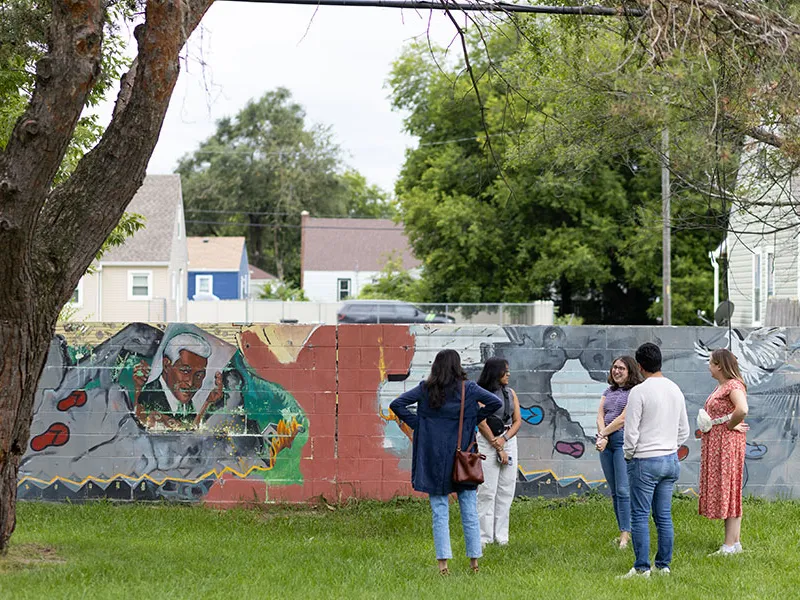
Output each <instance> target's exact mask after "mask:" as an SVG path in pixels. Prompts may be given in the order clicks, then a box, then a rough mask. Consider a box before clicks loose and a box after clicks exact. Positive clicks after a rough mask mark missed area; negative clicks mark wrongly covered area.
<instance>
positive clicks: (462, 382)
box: [456, 379, 467, 450]
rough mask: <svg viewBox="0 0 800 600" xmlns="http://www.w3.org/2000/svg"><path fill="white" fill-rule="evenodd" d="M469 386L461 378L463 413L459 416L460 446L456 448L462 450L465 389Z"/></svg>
mask: <svg viewBox="0 0 800 600" xmlns="http://www.w3.org/2000/svg"><path fill="white" fill-rule="evenodd" d="M466 387H467V382H466V381H464V380H463V379H462V380H461V415H460V416H459V417H458V447H457V448H456V450H461V433H462V432H463V431H464V390H465V389H466Z"/></svg>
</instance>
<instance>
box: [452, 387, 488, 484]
mask: <svg viewBox="0 0 800 600" xmlns="http://www.w3.org/2000/svg"><path fill="white" fill-rule="evenodd" d="M466 386H467V382H466V381H462V382H461V416H460V417H459V419H458V446H456V460H455V462H454V463H453V483H467V484H470V483H471V484H475V485H480V484H481V483H483V465H482V464H481V461H482V460H485V459H486V455H484V454H481V453H480V452H478V441H477V440H476V439H474V438H473V440H472V443H471V444H470V445H469V447H468V448H467V449H466V450H461V434H462V432H463V431H464V394H465V390H466Z"/></svg>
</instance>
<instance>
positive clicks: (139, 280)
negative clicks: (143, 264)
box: [128, 271, 153, 300]
mask: <svg viewBox="0 0 800 600" xmlns="http://www.w3.org/2000/svg"><path fill="white" fill-rule="evenodd" d="M152 297H153V272H152V271H128V300H150V298H152Z"/></svg>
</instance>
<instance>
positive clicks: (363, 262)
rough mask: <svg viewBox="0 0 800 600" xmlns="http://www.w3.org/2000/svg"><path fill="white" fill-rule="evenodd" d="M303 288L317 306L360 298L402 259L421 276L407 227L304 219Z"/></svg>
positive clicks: (374, 221) (366, 221) (306, 216)
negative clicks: (394, 260) (393, 262)
mask: <svg viewBox="0 0 800 600" xmlns="http://www.w3.org/2000/svg"><path fill="white" fill-rule="evenodd" d="M301 235H302V242H301V258H300V269H301V275H300V278H301V279H300V285H301V287H302V288H303V291H304V292H305V294H306V296H307V297H308V299H309V300H311V301H312V302H339V301H341V300H344V299H345V298H355V297H357V296H358V294H359V292H360V291H361V289H362V288H363V287H364V286H365V285H366V284H368V283H372V282H373V281H374V280H375V279H376V277H377V276H378V275H379V274H380V272H381V271H382V270H383V268H384V267H385V265H386V261H387V260H389V259H390V258H392V257H393V256H397V257H399V258H400V259H401V260H402V268H403V269H404V270H409V271H412V272H414V271H416V272H417V273H418V272H419V266H420V264H421V263H420V261H419V260H417V259H416V258H414V256H413V255H412V254H411V248H410V247H409V245H408V239H407V238H406V235H405V233H404V232H403V226H402V225H398V224H396V223H394V222H393V221H392V220H391V219H347V218H342V219H321V218H314V217H310V216H309V214H308V213H307V212H305V211H304V212H303V216H302V229H301Z"/></svg>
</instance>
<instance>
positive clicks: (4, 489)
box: [0, 310, 50, 547]
mask: <svg viewBox="0 0 800 600" xmlns="http://www.w3.org/2000/svg"><path fill="white" fill-rule="evenodd" d="M6 312H7V311H5V310H4V311H2V313H3V314H2V318H1V319H0V340H3V348H2V352H3V360H2V361H0V389H2V390H3V402H2V404H1V405H0V440H3V444H2V446H0V498H2V499H3V500H2V502H3V504H4V505H5V504H6V503H9V504H10V505H11V506H13V504H14V502H15V501H16V497H17V472H18V470H19V460H20V458H21V457H22V455H23V454H24V453H25V448H26V447H27V444H28V435H29V433H30V426H31V419H30V415H31V412H32V410H33V397H34V392H35V391H36V382H37V381H38V380H39V376H40V375H41V373H42V368H43V367H44V363H45V359H46V358H47V348H48V345H49V342H50V337H49V335H48V328H47V327H46V326H44V327H43V326H42V325H41V324H35V323H31V321H32V319H30V318H29V316H28V315H19V317H18V318H17V319H13V318H12V319H9V318H8V317H10V316H11V315H8V314H5V313H6ZM0 519H1V520H0V540H3V543H2V546H3V547H5V545H6V543H7V540H8V538H9V536H11V533H12V532H13V531H14V526H15V524H16V513H15V511H14V510H8V511H3V514H2V516H0Z"/></svg>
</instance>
